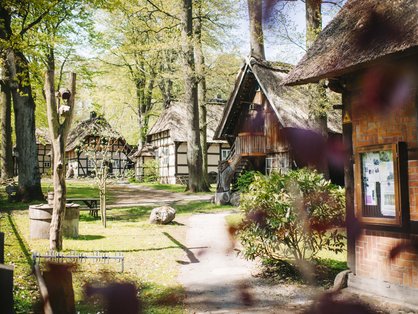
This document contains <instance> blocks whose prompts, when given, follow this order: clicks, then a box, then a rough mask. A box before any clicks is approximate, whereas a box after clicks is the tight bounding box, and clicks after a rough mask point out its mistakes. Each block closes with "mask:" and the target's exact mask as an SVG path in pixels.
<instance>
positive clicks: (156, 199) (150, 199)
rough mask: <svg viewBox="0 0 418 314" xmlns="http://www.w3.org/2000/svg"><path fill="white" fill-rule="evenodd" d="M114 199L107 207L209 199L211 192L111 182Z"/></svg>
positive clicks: (110, 188)
mask: <svg viewBox="0 0 418 314" xmlns="http://www.w3.org/2000/svg"><path fill="white" fill-rule="evenodd" d="M108 189H109V191H111V193H112V195H113V197H114V201H113V202H110V203H109V205H108V207H109V208H117V207H126V206H147V205H157V206H161V205H165V204H173V203H179V202H190V201H209V200H210V199H211V198H212V196H213V195H211V194H187V193H173V192H171V191H162V190H156V189H153V188H151V187H146V186H140V185H137V184H113V185H110V186H109V188H108Z"/></svg>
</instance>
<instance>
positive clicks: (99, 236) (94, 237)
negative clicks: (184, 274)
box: [68, 234, 105, 241]
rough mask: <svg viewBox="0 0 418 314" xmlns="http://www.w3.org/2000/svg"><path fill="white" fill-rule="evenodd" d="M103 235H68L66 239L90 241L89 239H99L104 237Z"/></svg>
mask: <svg viewBox="0 0 418 314" xmlns="http://www.w3.org/2000/svg"><path fill="white" fill-rule="evenodd" d="M104 238H105V237H104V236H102V235H95V234H79V235H78V237H70V238H68V239H73V240H81V241H91V240H100V239H104Z"/></svg>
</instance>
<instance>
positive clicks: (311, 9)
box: [305, 0, 322, 49]
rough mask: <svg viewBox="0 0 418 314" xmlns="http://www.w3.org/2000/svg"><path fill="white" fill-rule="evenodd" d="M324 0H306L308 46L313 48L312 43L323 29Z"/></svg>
mask: <svg viewBox="0 0 418 314" xmlns="http://www.w3.org/2000/svg"><path fill="white" fill-rule="evenodd" d="M321 2H322V0H306V2H305V9H306V13H305V14H306V48H307V49H309V48H311V46H312V44H313V43H314V41H315V40H316V38H317V37H318V34H319V33H320V32H321V30H322V13H321Z"/></svg>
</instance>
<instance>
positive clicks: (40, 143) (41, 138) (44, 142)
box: [35, 128, 52, 175]
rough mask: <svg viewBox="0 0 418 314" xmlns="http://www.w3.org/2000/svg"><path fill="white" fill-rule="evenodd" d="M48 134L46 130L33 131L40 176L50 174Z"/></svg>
mask: <svg viewBox="0 0 418 314" xmlns="http://www.w3.org/2000/svg"><path fill="white" fill-rule="evenodd" d="M48 132H49V131H48V129H40V128H37V129H36V130H35V134H36V146H37V148H38V167H39V173H40V174H41V175H43V174H49V173H51V166H52V165H51V164H52V158H51V156H52V153H51V148H52V146H51V140H50V137H49V133H48Z"/></svg>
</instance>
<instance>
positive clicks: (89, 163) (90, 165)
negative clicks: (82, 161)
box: [87, 159, 95, 168]
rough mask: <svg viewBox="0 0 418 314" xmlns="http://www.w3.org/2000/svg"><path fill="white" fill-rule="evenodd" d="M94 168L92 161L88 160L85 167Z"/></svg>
mask: <svg viewBox="0 0 418 314" xmlns="http://www.w3.org/2000/svg"><path fill="white" fill-rule="evenodd" d="M94 166H95V162H94V160H93V159H88V160H87V167H89V168H94Z"/></svg>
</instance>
